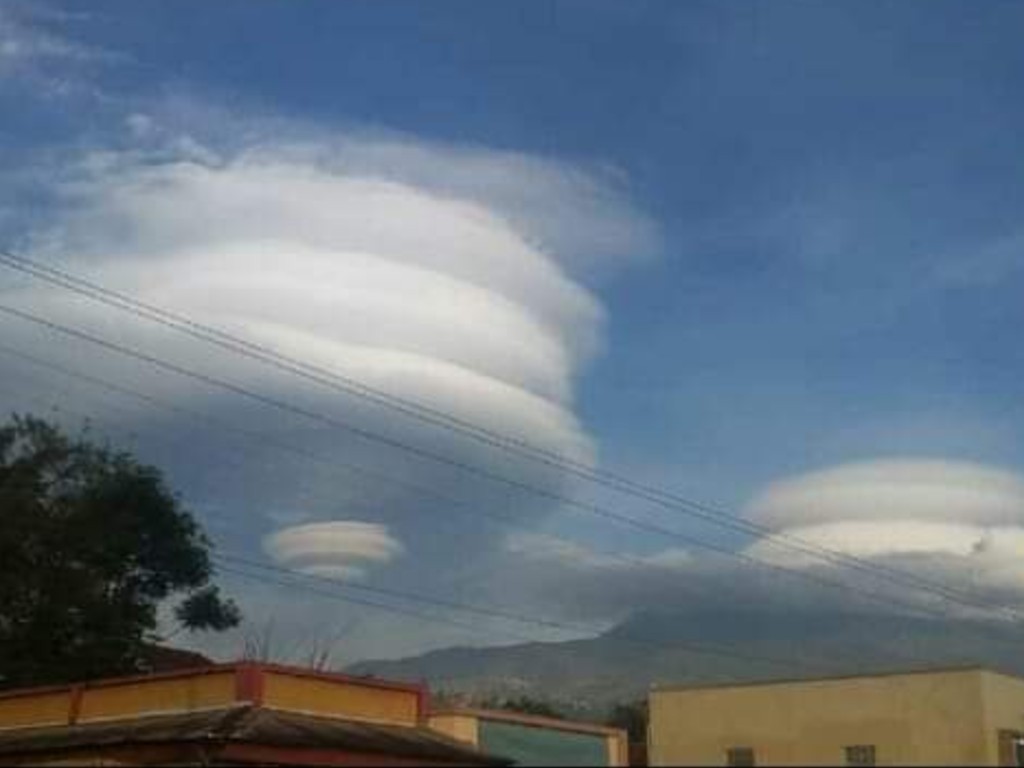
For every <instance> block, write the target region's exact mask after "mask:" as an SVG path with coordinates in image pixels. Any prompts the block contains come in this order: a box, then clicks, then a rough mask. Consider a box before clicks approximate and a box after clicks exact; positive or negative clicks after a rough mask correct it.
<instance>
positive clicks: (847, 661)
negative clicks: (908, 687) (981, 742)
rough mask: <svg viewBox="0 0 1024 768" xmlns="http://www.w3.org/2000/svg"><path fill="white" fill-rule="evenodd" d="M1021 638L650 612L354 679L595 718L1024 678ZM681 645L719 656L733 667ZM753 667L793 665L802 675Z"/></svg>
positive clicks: (967, 630) (816, 619)
mask: <svg viewBox="0 0 1024 768" xmlns="http://www.w3.org/2000/svg"><path fill="white" fill-rule="evenodd" d="M1022 642H1024V629H1022V630H1017V631H1015V630H1013V629H1011V628H1009V627H1000V626H993V625H990V624H983V623H980V622H971V621H958V622H949V621H943V622H939V621H937V620H929V619H916V618H908V617H886V616H874V617H865V616H856V615H852V614H839V613H837V614H820V613H819V614H804V615H802V614H793V615H785V616H783V615H778V614H767V613H764V614H758V613H750V612H730V611H719V612H705V613H700V614H670V613H644V614H640V615H637V616H635V617H633V618H632V619H630V620H628V621H626V622H624V623H623V624H621V625H619V626H618V627H616V628H614V629H612V630H611V631H609V632H607V633H606V634H604V635H602V636H600V637H597V638H594V639H591V640H578V641H571V642H565V643H527V644H522V645H516V646H509V647H505V648H489V649H471V648H450V649H445V650H440V651H434V652H432V653H428V654H425V655H423V656H418V657H414V658H409V659H403V660H399V661H368V662H362V663H359V664H355V665H353V666H351V667H350V668H349V669H348V670H347V671H348V672H350V673H353V674H360V675H376V676H380V677H389V678H397V679H407V680H426V681H427V682H429V683H430V684H431V686H432V687H433V688H434V689H435V690H440V691H448V692H453V693H463V694H470V695H473V696H479V697H484V696H494V695H497V696H507V695H521V694H528V695H531V696H537V697H543V698H546V699H548V700H551V701H553V702H556V703H558V704H559V705H560V706H561V707H563V708H564V709H565V710H566V711H568V712H573V711H576V712H598V711H602V710H604V709H605V708H606V707H607V706H609V705H610V704H612V703H614V702H616V701H624V700H628V699H632V698H636V697H640V696H643V695H644V694H645V693H646V691H647V690H648V688H649V687H650V686H651V685H652V684H653V683H697V682H724V681H731V680H757V679H761V680H763V679H771V678H789V677H804V676H816V675H828V674H853V673H860V672H869V671H876V672H877V671H887V670H898V669H904V668H919V667H924V666H933V665H947V666H951V665H966V664H981V665H985V666H990V667H994V668H998V669H1004V670H1007V671H1011V672H1013V671H1016V672H1019V673H1022V674H1024V659H1022V658H1021V654H1020V653H1019V649H1020V648H1021V646H1022ZM685 646H700V647H703V648H706V649H709V650H710V649H721V650H723V651H727V652H729V653H734V654H735V656H725V655H721V656H716V655H712V654H710V653H700V652H697V651H696V650H694V649H690V648H687V647H685ZM754 657H767V658H780V659H794V660H796V661H797V662H798V663H800V664H802V665H803V667H802V668H801V669H799V670H797V669H794V668H792V667H789V666H781V665H778V664H773V663H770V662H768V661H761V660H758V659H755V658H754Z"/></svg>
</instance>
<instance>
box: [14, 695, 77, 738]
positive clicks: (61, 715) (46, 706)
mask: <svg viewBox="0 0 1024 768" xmlns="http://www.w3.org/2000/svg"><path fill="white" fill-rule="evenodd" d="M70 712H71V691H70V690H68V689H65V690H62V691H53V692H52V693H37V694H31V695H25V696H10V697H4V698H0V728H17V727H18V726H26V725H54V724H61V725H62V724H64V723H66V722H67V721H68V714H69V713H70Z"/></svg>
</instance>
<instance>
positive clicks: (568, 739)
mask: <svg viewBox="0 0 1024 768" xmlns="http://www.w3.org/2000/svg"><path fill="white" fill-rule="evenodd" d="M479 740H480V741H479V747H480V749H482V750H483V751H484V752H489V753H491V754H492V755H500V756H501V757H508V758H511V759H512V760H515V761H516V764H517V765H608V747H607V745H606V744H607V743H606V741H605V737H604V736H597V735H592V734H589V733H571V732H569V731H556V730H553V729H550V728H531V727H529V726H525V725H516V724H515V723H504V722H499V721H496V720H481V721H480V725H479Z"/></svg>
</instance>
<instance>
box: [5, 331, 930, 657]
mask: <svg viewBox="0 0 1024 768" xmlns="http://www.w3.org/2000/svg"><path fill="white" fill-rule="evenodd" d="M0 353H3V354H8V355H13V356H15V357H17V358H19V359H22V360H25V361H28V362H31V363H33V364H35V365H39V366H42V367H44V368H46V369H48V370H54V371H57V372H60V373H62V374H64V375H67V376H71V377H73V378H82V379H83V380H84V381H86V382H87V383H90V384H93V385H96V386H102V387H103V388H107V385H108V384H111V382H108V381H107V380H105V379H101V378H98V377H94V376H90V375H87V374H80V372H78V371H75V370H73V369H69V368H66V367H64V366H61V365H58V364H55V363H51V362H49V361H44V360H41V359H39V358H37V357H35V356H34V355H29V354H27V353H23V352H20V351H18V350H14V349H12V348H10V347H6V346H4V345H0ZM112 389H113V391H114V392H115V393H117V394H121V395H133V396H138V397H139V398H141V399H143V400H144V401H145V402H150V403H152V404H155V405H158V406H160V407H166V408H170V409H172V410H173V411H174V412H180V413H184V414H186V415H190V416H194V417H198V418H199V419H200V420H201V423H203V424H206V422H205V419H204V414H202V413H200V412H197V411H192V410H190V409H187V408H184V407H181V406H176V405H173V404H169V403H166V402H165V401H162V400H160V399H157V398H153V397H152V396H151V395H146V394H143V393H139V392H137V391H135V390H133V389H130V388H127V387H122V386H120V385H112ZM62 410H63V411H65V412H67V413H72V414H76V413H77V415H79V416H81V417H83V418H85V419H87V420H90V421H92V420H94V417H93V416H90V415H88V414H83V413H81V412H76V411H72V410H70V409H66V408H62ZM221 424H222V426H229V427H230V426H232V425H231V423H230V422H221ZM207 426H208V425H207ZM343 466H344V465H343ZM389 477H390V476H389ZM452 502H453V503H455V504H462V503H463V502H462V500H460V499H452ZM460 511H462V510H460ZM477 512H478V513H483V514H488V512H482V511H481V510H478V511H477ZM497 519H499V520H501V521H502V522H509V523H513V522H515V521H513V520H512V519H511V518H505V517H502V516H499V517H498V518H497ZM595 554H597V555H600V556H604V557H608V558H610V559H614V560H616V561H619V562H622V563H624V564H627V565H632V566H641V567H645V566H649V565H650V564H649V563H646V562H645V561H643V560H641V559H639V558H634V557H629V556H626V555H620V554H618V553H612V552H596V553H595ZM218 557H219V558H220V559H222V560H227V561H229V562H231V561H236V562H237V563H239V564H242V565H247V566H250V567H255V568H259V569H263V570H269V571H274V572H277V573H284V574H288V575H292V576H299V577H301V578H305V579H311V580H316V581H322V582H325V583H329V584H330V585H332V586H337V581H336V580H334V579H330V578H327V577H324V576H319V575H316V574H309V573H303V572H297V571H294V570H289V569H287V568H282V567H279V566H274V565H270V564H267V563H262V562H259V561H254V560H251V559H247V558H243V557H241V556H237V555H224V554H220V555H218ZM695 576H701V575H698V574H694V573H687V574H685V579H686V581H687V582H689V581H692V580H693V579H694V577H695ZM347 586H348V588H349V589H354V590H357V591H359V590H362V591H367V592H370V593H372V594H383V595H390V596H393V597H398V598H403V599H407V600H414V601H416V600H418V601H422V602H427V603H430V604H433V605H438V606H441V607H445V608H451V609H456V610H468V611H471V612H475V613H480V614H484V615H488V616H491V617H493V618H504V619H508V620H514V621H522V620H524V617H523V616H522V615H521V614H514V613H510V612H507V611H500V610H497V609H493V608H481V607H479V606H469V605H466V604H462V603H457V602H454V601H451V600H444V599H441V598H435V597H429V596H422V595H413V594H410V593H408V592H397V591H393V590H387V589H384V588H380V587H364V586H363V585H357V584H349V585H347ZM675 589H677V590H679V591H685V592H688V593H690V594H692V595H697V596H700V597H706V596H707V594H708V593H702V592H700V590H696V589H693V588H692V585H690V584H689V583H682V584H677V585H676V586H675ZM713 590H714V593H715V594H716V595H718V596H719V597H721V598H726V597H728V599H729V601H730V602H735V598H737V597H738V598H739V601H740V602H747V603H752V601H751V599H750V596H749V595H746V594H740V593H737V592H736V591H735V590H734V589H723V588H722V585H721V584H718V583H716V584H714V585H713ZM762 605H763V604H762V603H760V602H758V607H761V606H762ZM525 620H526V621H527V622H528V623H531V624H537V625H541V626H545V625H546V626H549V627H554V628H557V629H564V630H566V631H574V632H587V633H594V632H597V631H599V628H595V627H591V626H585V625H570V624H568V623H566V622H553V621H550V620H547V619H534V618H532V617H528V618H526V619H525ZM520 638H521V639H527V640H532V639H533V638H527V637H525V636H520ZM888 654H889V656H893V657H894V660H898V661H901V662H913V661H915V659H913V658H912V657H910V656H904V655H902V654H894V653H893V652H892V651H889V652H888ZM896 657H898V658H896Z"/></svg>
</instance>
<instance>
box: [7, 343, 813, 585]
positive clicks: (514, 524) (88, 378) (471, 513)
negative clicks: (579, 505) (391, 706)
mask: <svg viewBox="0 0 1024 768" xmlns="http://www.w3.org/2000/svg"><path fill="white" fill-rule="evenodd" d="M0 353H2V354H6V355H9V356H13V357H16V358H17V359H19V360H23V361H26V362H29V363H31V364H33V365H36V366H40V367H42V368H45V369H47V370H51V371H56V372H58V373H60V374H62V375H64V376H68V377H71V378H74V379H78V380H81V381H84V382H86V383H88V384H90V385H92V386H95V387H99V388H101V389H105V390H108V391H110V392H113V393H114V394H116V395H119V396H128V397H132V398H135V399H138V400H140V401H141V402H144V403H147V404H149V405H153V406H156V407H158V408H163V409H166V410H168V411H170V412H172V413H175V414H181V415H185V416H188V417H190V418H192V419H194V420H196V421H197V423H199V424H201V425H202V426H203V427H205V428H208V429H214V428H216V429H219V430H225V431H229V432H235V433H238V434H239V435H241V436H243V437H245V438H247V439H248V441H249V442H252V443H254V444H258V445H259V446H261V447H262V446H269V447H271V448H274V449H277V450H281V451H283V452H286V453H290V454H293V455H295V456H297V457H298V458H301V459H304V460H307V461H310V462H313V463H316V464H319V465H322V466H326V467H328V468H331V469H341V470H344V471H346V472H350V473H353V474H357V475H360V476H363V477H370V478H372V479H374V480H377V481H379V482H381V483H385V484H387V485H388V486H400V487H403V488H406V489H408V490H410V491H412V492H415V493H417V494H422V495H425V496H427V497H429V498H434V499H436V500H438V501H441V502H444V504H445V505H446V507H445V508H446V510H448V511H454V512H455V513H456V514H460V515H463V516H464V517H467V518H469V519H471V520H473V521H480V520H483V521H486V522H491V523H494V524H496V525H498V526H499V527H503V528H506V529H512V530H517V529H519V528H520V527H521V525H520V523H521V520H520V519H518V518H516V517H515V516H514V515H509V514H502V513H501V512H499V511H497V510H494V509H491V508H490V507H488V506H486V505H483V506H479V507H473V508H472V509H470V507H469V505H468V503H467V501H466V500H464V499H461V498H456V497H454V496H451V495H449V494H445V493H440V492H438V491H436V490H435V489H433V488H431V487H430V486H427V485H423V484H421V483H414V482H411V481H408V480H406V479H405V478H402V477H398V476H397V475H394V474H389V473H386V472H381V471H378V470H371V469H368V468H366V467H362V466H360V465H355V464H351V463H349V462H344V461H341V460H338V459H333V458H332V459H327V458H325V457H323V456H321V455H320V454H317V453H313V452H310V451H307V450H305V449H302V448H298V447H297V446H293V445H291V444H290V443H285V442H281V441H278V440H276V439H274V438H273V436H272V435H267V434H265V433H263V432H259V431H256V430H251V429H247V428H245V427H240V426H238V425H236V424H235V423H233V422H231V421H227V420H224V419H221V418H218V417H216V416H212V415H210V414H206V413H203V412H201V411H196V410H193V409H190V408H187V407H184V406H181V405H177V404H175V403H172V402H169V401H167V400H164V399H162V398H158V397H155V396H153V395H150V394H147V393H144V392H140V391H138V390H136V389H133V388H131V387H126V386H124V385H120V384H116V383H114V382H111V381H110V380H108V379H104V378H101V377H98V376H93V375H91V374H87V373H84V372H82V371H78V370H75V369H71V368H68V367H66V366H63V365H59V364H57V363H54V362H52V361H48V360H43V359H41V358H39V357H36V356H35V355H31V354H28V353H26V352H22V351H20V350H17V349H14V348H12V347H8V346H5V345H2V344H0ZM60 409H61V410H62V411H64V412H67V413H72V414H77V415H78V416H80V417H82V418H84V419H86V420H95V418H96V417H94V416H92V415H90V414H85V413H82V412H76V411H72V410H70V409H68V408H66V407H64V406H60ZM306 495H307V496H308V494H306ZM346 503H347V504H350V503H351V502H350V501H347V502H346ZM362 506H366V505H365V504H364V505H362ZM593 554H594V555H596V556H599V557H603V558H608V559H611V560H614V561H616V562H618V563H621V564H623V565H627V566H631V567H635V568H650V567H651V563H649V562H648V561H645V560H644V559H643V558H640V557H636V556H631V555H628V554H624V553H620V552H610V551H605V550H595V551H593ZM716 554H719V555H722V554H723V553H721V552H718V553H716ZM730 554H731V553H730ZM786 575H787V576H794V575H795V574H793V573H787V574H786ZM686 577H687V580H688V581H692V580H694V579H697V580H698V581H701V582H703V583H707V579H706V577H705V576H704V575H703V574H694V573H688V574H687V575H686ZM676 588H677V589H679V590H680V591H684V592H688V593H690V594H692V595H701V593H700V591H699V590H695V589H693V588H692V587H691V585H690V584H689V583H686V584H680V585H677V587H676ZM712 588H713V589H714V591H715V593H716V594H717V595H719V596H720V597H723V598H726V597H727V598H728V599H729V600H731V601H736V600H739V601H740V602H748V603H749V602H751V600H750V597H749V596H748V595H746V594H744V593H740V592H737V591H736V590H735V589H728V588H723V586H722V585H721V584H720V583H715V584H713V586H712Z"/></svg>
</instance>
